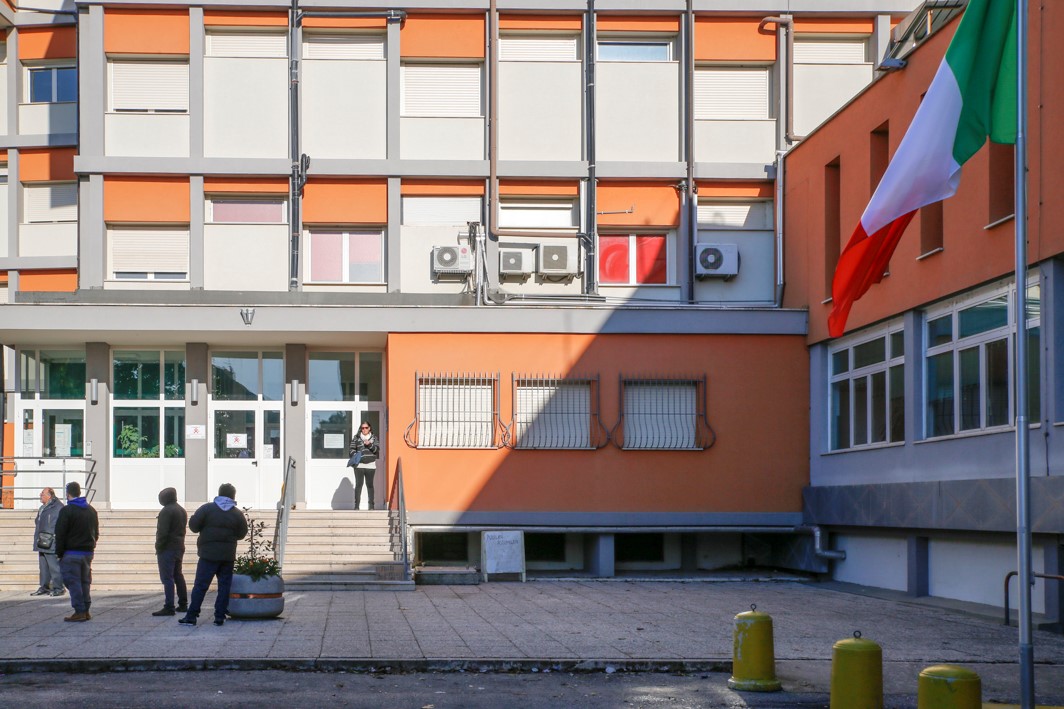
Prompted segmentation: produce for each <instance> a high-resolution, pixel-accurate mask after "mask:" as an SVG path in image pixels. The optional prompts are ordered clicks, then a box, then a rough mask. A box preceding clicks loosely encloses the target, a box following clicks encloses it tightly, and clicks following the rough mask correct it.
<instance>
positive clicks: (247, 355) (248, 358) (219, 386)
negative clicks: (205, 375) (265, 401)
mask: <svg viewBox="0 0 1064 709" xmlns="http://www.w3.org/2000/svg"><path fill="white" fill-rule="evenodd" d="M211 378H212V380H213V381H212V384H211V391H212V392H213V396H214V398H215V399H218V400H222V401H254V400H256V399H258V398H259V355H258V353H257V352H215V353H214V354H212V355H211Z"/></svg>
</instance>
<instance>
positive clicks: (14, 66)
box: [5, 8, 103, 135]
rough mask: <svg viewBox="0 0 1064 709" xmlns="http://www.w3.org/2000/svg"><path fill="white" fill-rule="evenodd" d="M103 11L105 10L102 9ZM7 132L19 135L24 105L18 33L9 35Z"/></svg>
mask: <svg viewBox="0 0 1064 709" xmlns="http://www.w3.org/2000/svg"><path fill="white" fill-rule="evenodd" d="M100 9H101V10H102V9H103V8H100ZM6 46H7V96H6V97H5V98H6V99H7V108H6V109H5V110H6V111H7V130H6V131H5V132H6V133H7V134H8V135H17V134H18V106H19V104H20V103H22V62H20V61H19V60H18V32H8V33H7V44H6Z"/></svg>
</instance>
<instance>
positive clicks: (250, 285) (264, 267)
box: [203, 224, 289, 291]
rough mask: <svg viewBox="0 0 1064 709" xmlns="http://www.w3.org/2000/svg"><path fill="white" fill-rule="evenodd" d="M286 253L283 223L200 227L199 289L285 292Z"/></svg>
mask: <svg viewBox="0 0 1064 709" xmlns="http://www.w3.org/2000/svg"><path fill="white" fill-rule="evenodd" d="M288 254H289V246H288V227H287V226H286V225H284V224H270V225H263V226H248V225H246V224H208V225H206V226H205V227H204V228H203V287H204V288H205V289H207V290H220V291H222V290H253V291H286V290H288ZM234 264H240V268H234V267H233V265H234Z"/></svg>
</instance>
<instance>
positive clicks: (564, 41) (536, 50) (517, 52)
mask: <svg viewBox="0 0 1064 709" xmlns="http://www.w3.org/2000/svg"><path fill="white" fill-rule="evenodd" d="M579 49H580V40H579V38H578V37H577V36H575V35H574V36H572V37H559V36H554V35H552V36H545V37H500V38H499V60H500V61H504V62H575V61H579V60H580V54H579Z"/></svg>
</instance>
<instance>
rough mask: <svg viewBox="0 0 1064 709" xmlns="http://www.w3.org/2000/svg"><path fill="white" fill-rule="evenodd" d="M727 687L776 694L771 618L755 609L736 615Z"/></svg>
mask: <svg viewBox="0 0 1064 709" xmlns="http://www.w3.org/2000/svg"><path fill="white" fill-rule="evenodd" d="M728 686H729V687H731V688H732V689H736V690H739V691H742V692H778V691H779V690H780V683H779V680H777V679H776V656H775V654H774V653H773V650H772V618H771V617H770V616H769V615H768V614H767V613H758V612H757V606H755V605H751V606H750V610H749V611H747V612H745V613H740V614H739V615H737V616H735V644H734V646H733V649H732V676H731V678H730V679H729V680H728Z"/></svg>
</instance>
